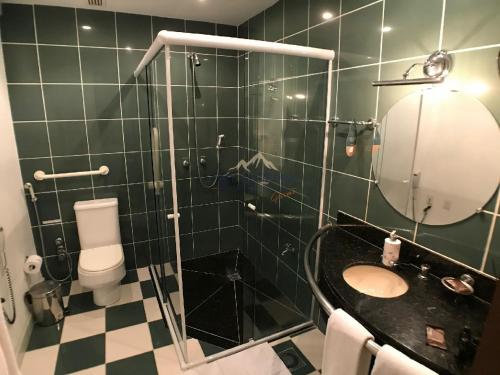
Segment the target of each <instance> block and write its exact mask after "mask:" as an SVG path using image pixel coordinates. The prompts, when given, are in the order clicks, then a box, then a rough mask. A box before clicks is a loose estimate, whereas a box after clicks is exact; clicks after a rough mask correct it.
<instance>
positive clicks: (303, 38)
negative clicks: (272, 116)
mask: <svg viewBox="0 0 500 375" xmlns="http://www.w3.org/2000/svg"><path fill="white" fill-rule="evenodd" d="M308 37H309V31H307V30H306V31H303V32H301V33H298V34H296V35H293V36H290V37H288V38H286V39H285V40H284V41H283V42H284V43H288V44H296V45H299V46H307V43H308V42H307V40H308ZM307 64H308V59H307V58H305V57H300V56H284V73H283V74H284V76H285V77H293V76H300V75H304V74H307Z"/></svg>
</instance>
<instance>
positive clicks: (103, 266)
mask: <svg viewBox="0 0 500 375" xmlns="http://www.w3.org/2000/svg"><path fill="white" fill-rule="evenodd" d="M123 260H124V259H123V248H122V245H120V244H117V245H109V246H101V247H95V248H92V249H85V250H82V251H81V252H80V260H79V262H78V265H79V268H80V269H81V270H82V271H85V272H90V273H91V272H103V271H107V270H109V269H112V268H115V267H117V266H119V265H120V264H122V263H123Z"/></svg>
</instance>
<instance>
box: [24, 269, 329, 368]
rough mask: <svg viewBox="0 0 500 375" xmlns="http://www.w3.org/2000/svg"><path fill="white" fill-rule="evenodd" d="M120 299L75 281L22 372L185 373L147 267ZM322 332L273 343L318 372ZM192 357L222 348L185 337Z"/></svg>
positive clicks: (292, 364)
mask: <svg viewBox="0 0 500 375" xmlns="http://www.w3.org/2000/svg"><path fill="white" fill-rule="evenodd" d="M121 288H122V296H121V299H120V301H118V302H117V303H115V304H114V305H112V306H108V307H98V306H96V305H94V303H93V300H92V292H91V291H88V290H85V289H84V288H82V287H81V286H80V285H79V284H78V282H74V283H72V285H71V287H70V288H67V289H68V293H69V294H68V296H66V297H65V298H64V299H65V301H66V302H67V307H68V310H69V313H68V315H67V316H66V318H65V319H64V320H63V321H62V322H61V323H59V324H57V325H54V326H50V327H38V326H35V328H34V330H33V333H32V336H31V339H30V342H29V345H28V349H27V352H26V354H25V356H24V360H23V363H22V368H21V371H22V373H23V375H31V374H37V375H44V374H47V375H51V374H70V373H77V374H87V375H99V374H121V375H126V374H141V375H143V374H168V375H175V374H179V375H180V374H185V372H184V373H183V372H182V371H181V370H180V367H179V363H178V360H177V355H176V352H175V349H174V345H173V342H172V338H171V336H170V333H169V331H168V328H167V327H166V325H165V322H164V321H163V319H162V315H161V312H160V309H159V306H158V302H157V299H156V296H155V292H154V288H153V285H152V282H151V280H150V275H149V271H148V269H147V268H143V269H138V270H137V271H129V272H128V273H127V276H126V278H125V279H124V280H123V284H122V285H121ZM322 342H323V337H322V334H321V333H320V332H319V331H318V330H316V329H315V330H311V331H308V332H305V333H302V334H300V335H297V336H294V337H287V338H285V339H281V340H279V341H277V342H274V343H271V345H273V348H274V350H275V351H276V353H277V354H278V356H280V358H281V359H282V360H283V362H284V363H285V364H286V365H288V367H289V369H290V372H291V373H292V374H293V375H302V374H318V373H319V372H317V370H318V369H319V366H320V364H321V353H322V348H321V345H322ZM187 346H188V352H189V354H190V360H191V361H197V360H201V359H203V358H204V357H205V356H209V355H212V354H215V353H218V352H220V351H221V350H222V349H221V348H220V347H218V346H216V345H213V344H210V343H207V342H203V341H200V340H196V339H189V340H188V342H187Z"/></svg>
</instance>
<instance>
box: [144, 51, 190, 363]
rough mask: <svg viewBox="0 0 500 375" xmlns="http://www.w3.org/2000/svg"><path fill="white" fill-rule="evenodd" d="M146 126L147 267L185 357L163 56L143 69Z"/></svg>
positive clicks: (159, 56)
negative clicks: (148, 158)
mask: <svg viewBox="0 0 500 375" xmlns="http://www.w3.org/2000/svg"><path fill="white" fill-rule="evenodd" d="M146 81H147V84H146V89H147V97H148V113H149V118H148V122H149V123H148V125H149V134H150V144H151V149H150V151H151V152H150V155H151V182H149V184H148V188H149V189H150V190H151V191H150V194H149V196H150V197H151V198H150V201H151V202H148V203H152V204H153V205H154V218H153V220H152V223H151V224H150V232H151V235H152V237H154V239H155V241H152V244H153V245H152V248H151V263H152V266H153V270H154V272H155V275H156V280H157V281H158V284H159V289H160V293H161V297H162V302H163V304H164V307H165V309H166V311H167V313H168V314H169V316H170V320H171V322H172V324H173V330H174V332H171V333H172V334H175V335H176V338H177V341H178V342H179V343H180V348H181V350H183V352H184V356H186V353H185V350H184V348H185V345H184V343H185V334H184V333H183V332H185V329H184V328H183V327H184V319H183V316H182V306H181V303H182V297H181V291H180V290H179V283H178V280H179V275H178V273H177V271H178V268H177V258H176V244H175V236H174V228H173V224H172V222H173V209H172V207H173V197H172V180H171V176H172V174H173V173H172V171H171V165H170V156H169V136H168V123H167V113H166V112H167V107H166V84H165V54H164V52H161V53H160V54H158V56H157V57H156V58H155V59H154V60H153V61H152V62H151V63H150V64H149V65H148V66H147V68H146Z"/></svg>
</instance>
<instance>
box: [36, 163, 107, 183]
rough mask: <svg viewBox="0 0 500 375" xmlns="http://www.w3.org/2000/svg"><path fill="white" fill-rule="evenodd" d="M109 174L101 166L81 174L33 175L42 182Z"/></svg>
mask: <svg viewBox="0 0 500 375" xmlns="http://www.w3.org/2000/svg"><path fill="white" fill-rule="evenodd" d="M108 173H109V168H108V167H107V166H105V165H101V166H100V167H99V169H98V170H96V171H82V172H68V173H56V174H46V173H45V172H44V171H36V172H35V173H34V174H33V177H35V180H37V181H43V180H48V179H51V178H53V179H55V178H68V177H81V176H97V175H101V176H105V175H107V174H108Z"/></svg>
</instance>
